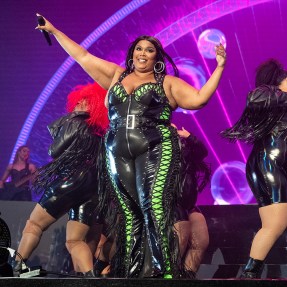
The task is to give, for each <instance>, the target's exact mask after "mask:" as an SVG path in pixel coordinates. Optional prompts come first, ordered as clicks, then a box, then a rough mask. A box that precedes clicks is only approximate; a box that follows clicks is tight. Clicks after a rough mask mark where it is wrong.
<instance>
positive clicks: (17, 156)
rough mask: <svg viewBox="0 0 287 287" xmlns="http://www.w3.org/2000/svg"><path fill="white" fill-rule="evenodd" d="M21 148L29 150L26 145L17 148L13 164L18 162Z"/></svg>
mask: <svg viewBox="0 0 287 287" xmlns="http://www.w3.org/2000/svg"><path fill="white" fill-rule="evenodd" d="M23 148H29V147H28V146H26V145H21V146H19V147H18V149H17V151H16V154H15V157H14V160H13V164H15V163H16V162H17V161H18V160H19V154H20V152H21V150H22V149H23ZM28 161H29V158H28V159H27V162H28Z"/></svg>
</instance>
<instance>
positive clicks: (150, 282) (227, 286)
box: [0, 278, 287, 287]
mask: <svg viewBox="0 0 287 287" xmlns="http://www.w3.org/2000/svg"><path fill="white" fill-rule="evenodd" d="M0 286H1V287H2V286H3V287H31V286H33V287H34V286H35V287H76V286H81V287H92V286H96V287H277V286H278V287H281V286H282V287H283V286H284V287H286V286H287V280H277V279H276V280H275V279H270V280H268V279H265V280H257V279H256V280H254V279H253V280H240V279H229V280H227V279H224V280H220V279H211V280H210V279H209V280H189V279H182V280H174V279H117V278H115V279H111V278H110V279H106V278H105V279H98V278H97V279H95V278H89V279H82V278H81V279H75V278H63V279H57V278H28V279H24V278H2V279H0Z"/></svg>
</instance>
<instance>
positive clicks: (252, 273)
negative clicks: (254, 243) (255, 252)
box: [240, 257, 264, 279]
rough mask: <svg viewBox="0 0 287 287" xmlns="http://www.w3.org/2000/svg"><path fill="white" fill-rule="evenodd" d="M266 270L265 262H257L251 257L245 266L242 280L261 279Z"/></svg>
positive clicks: (241, 276)
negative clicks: (264, 269)
mask: <svg viewBox="0 0 287 287" xmlns="http://www.w3.org/2000/svg"><path fill="white" fill-rule="evenodd" d="M263 268H264V261H263V260H257V259H253V258H251V257H249V260H248V262H247V264H246V265H245V267H244V269H243V272H242V274H241V275H240V278H241V279H244V278H246V279H248V278H249V279H257V278H261V273H262V271H263Z"/></svg>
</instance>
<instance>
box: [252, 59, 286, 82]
mask: <svg viewBox="0 0 287 287" xmlns="http://www.w3.org/2000/svg"><path fill="white" fill-rule="evenodd" d="M285 78H287V71H286V70H285V69H284V68H283V66H282V64H281V63H280V62H279V61H278V60H276V59H269V60H267V61H266V62H264V63H262V64H261V65H260V66H258V67H257V69H256V76H255V86H256V87H258V86H261V85H273V86H279V85H280V84H281V82H282V81H283V80H284V79H285Z"/></svg>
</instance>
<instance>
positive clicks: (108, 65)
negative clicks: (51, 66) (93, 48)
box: [36, 14, 123, 89]
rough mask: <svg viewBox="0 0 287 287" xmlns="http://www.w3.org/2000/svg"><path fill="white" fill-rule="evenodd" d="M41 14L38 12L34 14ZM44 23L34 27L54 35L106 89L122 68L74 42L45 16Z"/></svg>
mask: <svg viewBox="0 0 287 287" xmlns="http://www.w3.org/2000/svg"><path fill="white" fill-rule="evenodd" d="M36 15H37V16H41V15H40V14H36ZM44 19H45V25H44V26H40V25H38V26H37V27H36V29H39V30H45V31H47V32H48V33H50V34H52V35H54V37H55V38H56V40H57V41H58V42H59V44H60V45H61V46H62V47H63V49H64V50H65V51H66V52H67V53H68V54H69V55H70V56H71V57H72V58H73V59H74V60H75V61H76V62H77V63H78V64H79V65H81V67H82V68H83V69H84V70H85V71H86V72H87V74H88V75H90V76H91V77H92V79H93V80H95V81H96V82H97V83H98V84H99V85H101V86H102V87H103V88H104V89H108V88H109V87H110V85H111V83H112V80H113V78H114V75H115V73H116V72H117V71H122V70H123V68H122V67H120V66H118V65H116V64H114V63H112V62H108V61H106V60H103V59H101V58H98V57H96V56H94V55H92V54H90V53H89V52H88V51H87V50H86V49H84V48H83V47H82V46H80V45H79V44H77V43H76V42H74V41H73V40H72V39H70V38H69V37H68V36H67V35H65V34H64V33H63V32H61V31H60V30H58V29H57V28H55V27H54V26H53V25H52V24H51V23H50V22H49V21H48V20H47V19H46V18H44Z"/></svg>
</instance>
